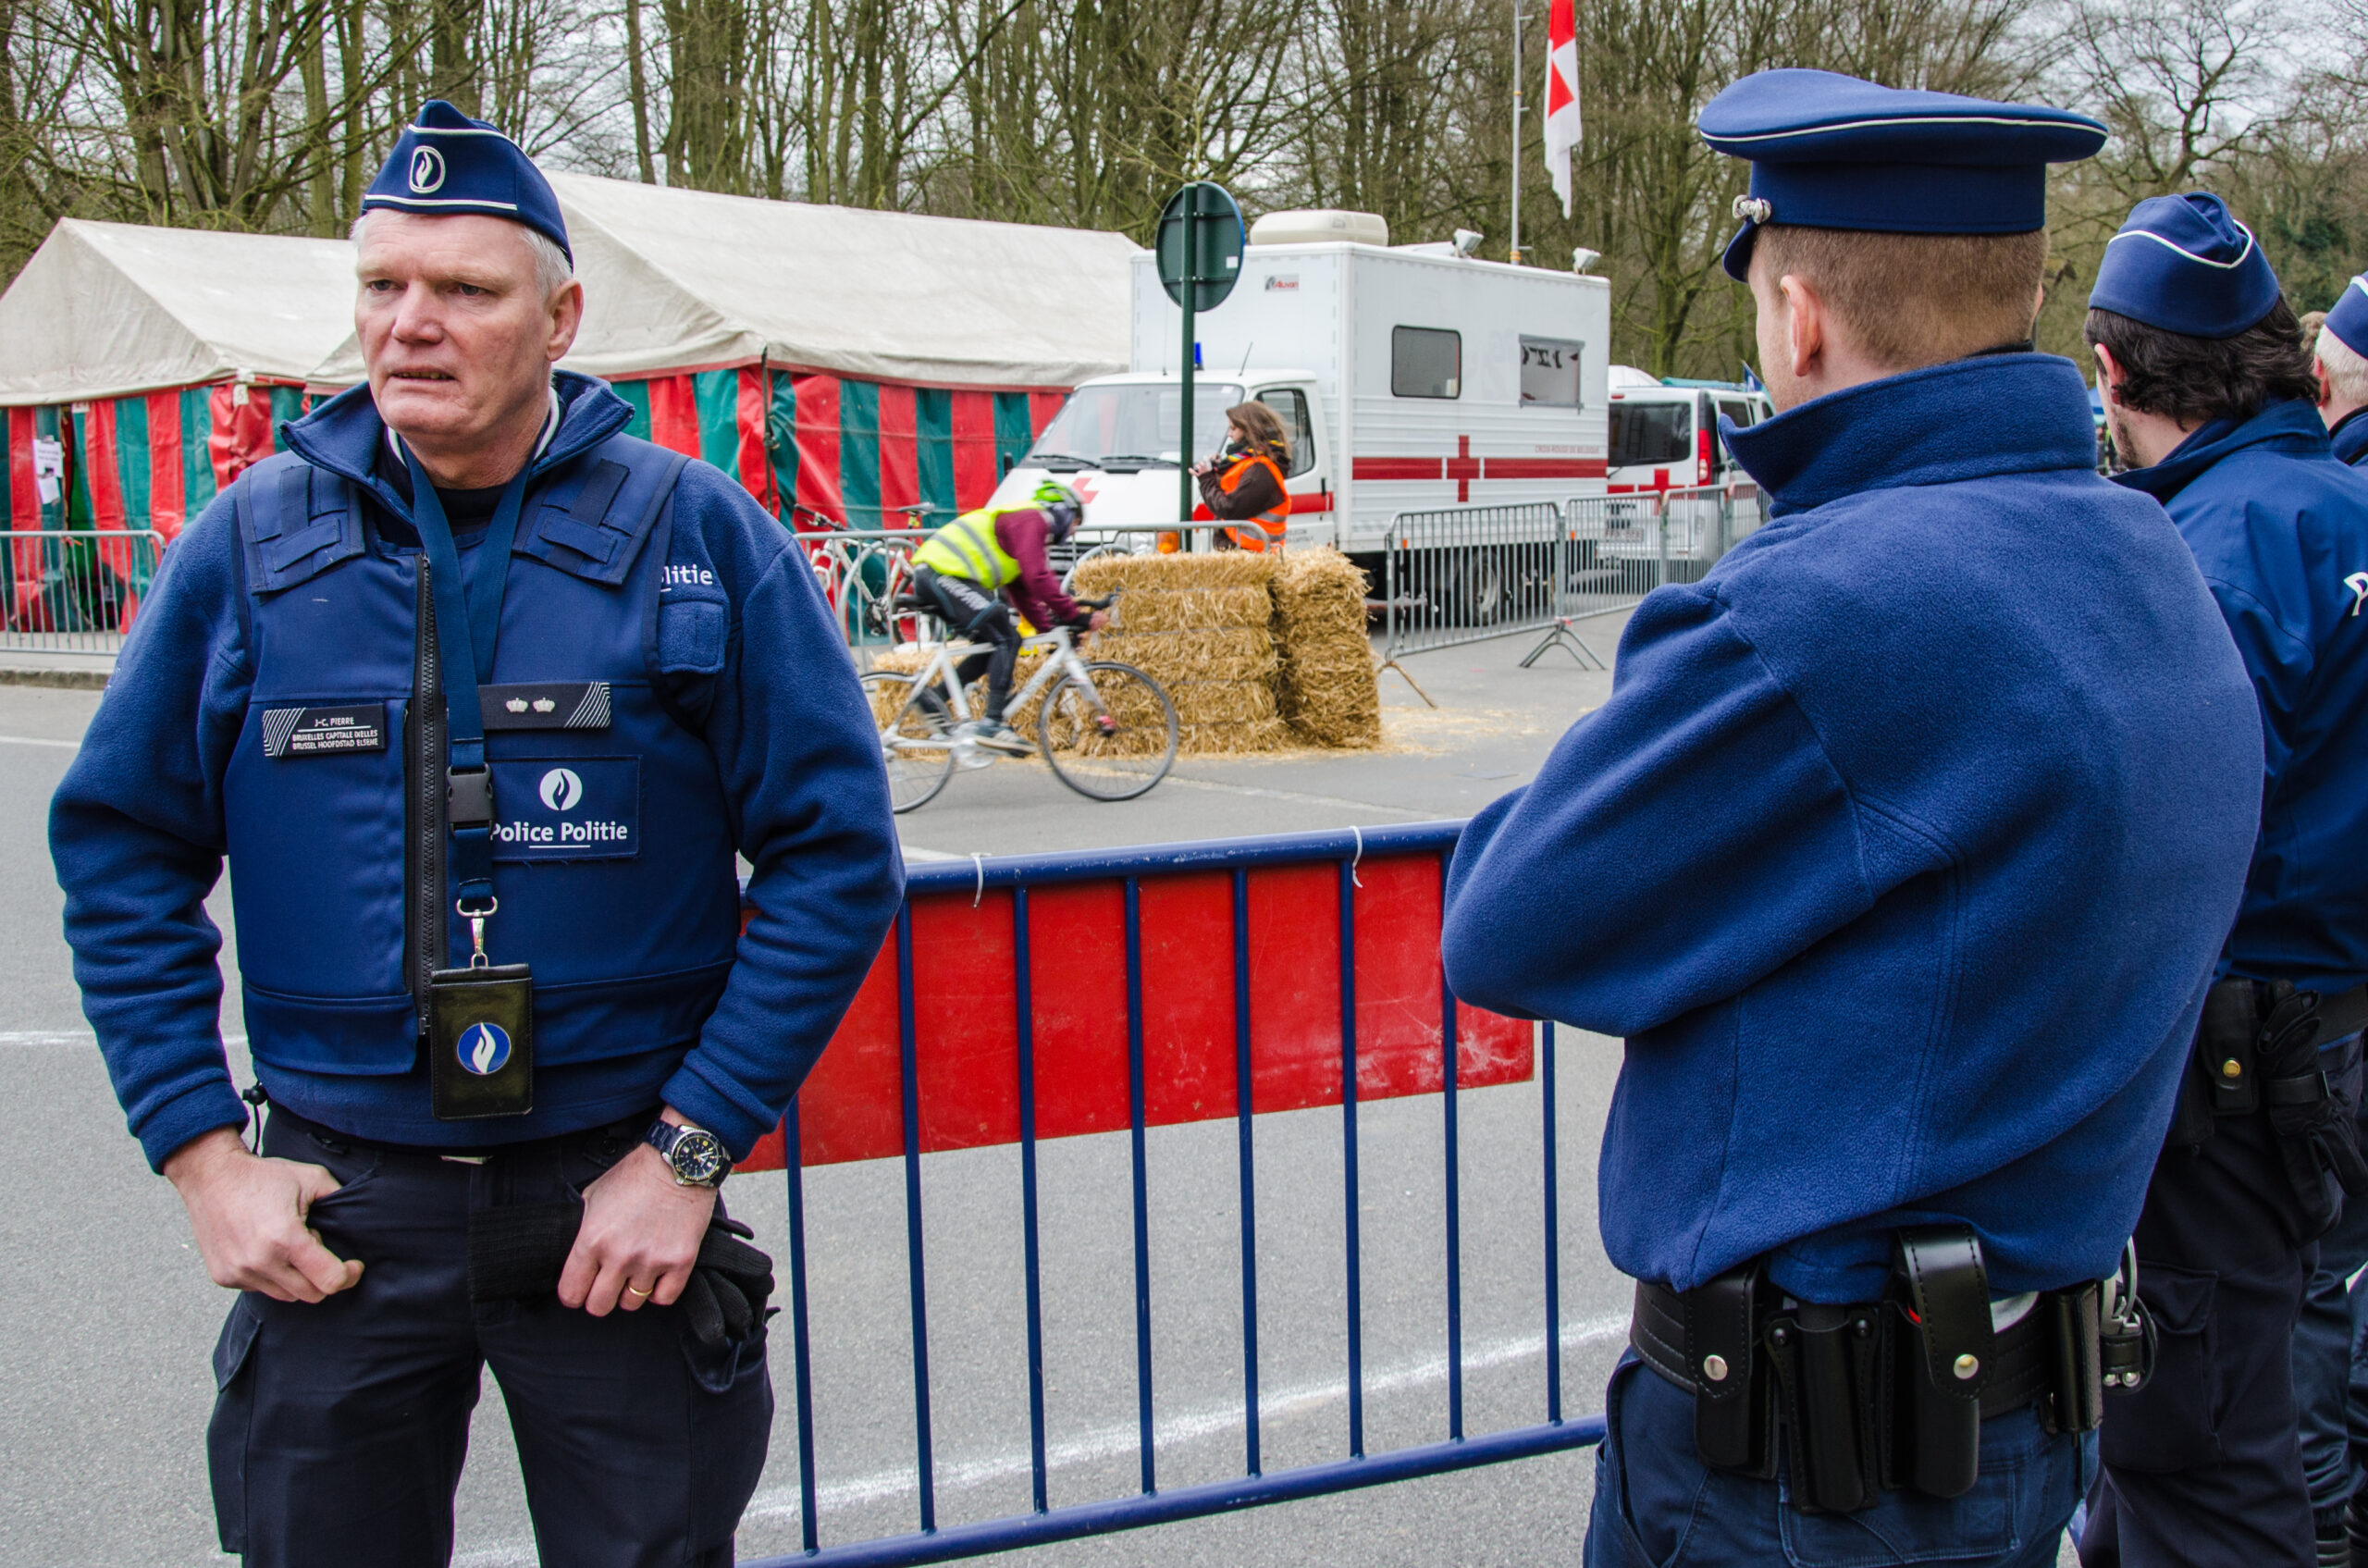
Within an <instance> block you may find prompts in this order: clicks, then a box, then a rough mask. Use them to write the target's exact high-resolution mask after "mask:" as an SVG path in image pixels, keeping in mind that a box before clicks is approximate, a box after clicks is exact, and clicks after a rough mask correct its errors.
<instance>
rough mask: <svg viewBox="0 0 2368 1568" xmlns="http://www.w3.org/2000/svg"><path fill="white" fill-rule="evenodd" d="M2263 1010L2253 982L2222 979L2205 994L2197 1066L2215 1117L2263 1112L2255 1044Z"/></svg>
mask: <svg viewBox="0 0 2368 1568" xmlns="http://www.w3.org/2000/svg"><path fill="white" fill-rule="evenodd" d="M2260 1031H2261V1011H2260V1006H2259V1003H2258V1000H2257V999H2256V997H2255V995H2254V992H2253V982H2251V981H2249V980H2224V981H2222V982H2220V983H2218V984H2217V985H2214V987H2213V988H2212V989H2211V990H2210V991H2208V992H2206V993H2204V996H2203V1024H2202V1027H2201V1029H2199V1030H2198V1031H2196V1055H2197V1063H2196V1065H2197V1068H2198V1069H2199V1070H2200V1071H2201V1073H2202V1075H2203V1080H2204V1081H2205V1082H2206V1083H2208V1084H2209V1085H2211V1100H2212V1111H2213V1114H2214V1115H2215V1116H2224V1117H2237V1116H2245V1115H2248V1114H2250V1113H2251V1112H2253V1111H2257V1110H2259V1109H2261V1088H2260V1079H2261V1072H2260V1064H2259V1063H2258V1062H2257V1061H2256V1059H2255V1056H2254V1050H2253V1042H2254V1040H2255V1039H2256V1038H2257V1036H2258V1035H2259V1033H2260Z"/></svg>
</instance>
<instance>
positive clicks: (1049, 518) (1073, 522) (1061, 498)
mask: <svg viewBox="0 0 2368 1568" xmlns="http://www.w3.org/2000/svg"><path fill="white" fill-rule="evenodd" d="M1028 499H1029V500H1031V501H1033V502H1035V503H1036V510H1037V511H1039V512H1042V513H1043V514H1044V520H1045V522H1046V523H1047V524H1048V525H1049V526H1048V527H1047V528H1046V530H1045V532H1046V534H1047V535H1048V536H1049V537H1051V539H1052V541H1053V542H1054V543H1055V544H1060V543H1062V542H1064V541H1065V540H1067V538H1068V537H1069V536H1070V535H1071V534H1073V533H1075V532H1077V525H1078V521H1079V519H1080V518H1082V517H1083V516H1084V515H1085V498H1084V497H1083V496H1080V495H1079V494H1078V493H1077V492H1076V491H1075V490H1073V489H1070V488H1068V487H1067V485H1064V484H1062V483H1061V482H1060V481H1059V480H1058V479H1047V480H1045V481H1044V482H1043V483H1042V484H1041V485H1039V486H1037V487H1036V493H1035V494H1033V495H1031V496H1030V497H1029V498H1028Z"/></svg>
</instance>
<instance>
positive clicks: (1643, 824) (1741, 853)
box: [1445, 70, 2261, 1568]
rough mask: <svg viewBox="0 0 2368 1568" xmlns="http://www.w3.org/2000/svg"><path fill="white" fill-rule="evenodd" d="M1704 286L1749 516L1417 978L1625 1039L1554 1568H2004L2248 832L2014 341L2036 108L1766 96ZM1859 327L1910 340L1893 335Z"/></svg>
mask: <svg viewBox="0 0 2368 1568" xmlns="http://www.w3.org/2000/svg"><path fill="white" fill-rule="evenodd" d="M1700 129H1701V131H1702V134H1703V137H1704V139H1705V140H1706V141H1707V142H1708V143H1709V144H1710V145H1711V146H1712V147H1713V148H1715V149H1717V150H1719V151H1721V152H1723V153H1728V154H1733V155H1735V156H1738V157H1743V158H1748V159H1749V160H1751V165H1752V169H1751V189H1750V192H1749V194H1748V195H1747V196H1746V197H1745V198H1744V199H1743V200H1742V201H1741V202H1740V203H1739V204H1738V207H1737V212H1738V216H1742V217H1744V218H1745V226H1744V228H1743V230H1742V232H1741V233H1739V234H1738V235H1737V236H1736V237H1735V240H1734V241H1733V244H1732V245H1731V246H1730V247H1729V250H1728V253H1727V258H1726V266H1727V270H1728V272H1729V273H1730V274H1731V275H1732V276H1733V277H1735V278H1738V279H1739V280H1742V281H1745V282H1746V283H1747V284H1748V285H1749V287H1750V289H1751V292H1752V298H1753V302H1754V303H1755V305H1756V306H1757V309H1758V341H1759V351H1760V356H1761V360H1762V371H1763V374H1764V375H1765V377H1766V379H1767V382H1768V387H1769V390H1770V395H1771V397H1772V398H1773V400H1774V401H1775V404H1776V407H1777V409H1778V410H1779V412H1778V414H1776V416H1775V417H1773V418H1771V419H1768V420H1764V421H1762V422H1761V423H1759V424H1758V425H1755V426H1752V427H1751V428H1749V429H1747V430H1746V429H1737V428H1734V427H1733V426H1725V428H1724V435H1725V438H1726V440H1727V443H1728V446H1729V448H1730V450H1731V451H1733V453H1734V455H1735V458H1736V460H1737V461H1738V462H1740V463H1742V464H1743V465H1744V467H1745V468H1746V469H1747V470H1749V471H1750V473H1751V475H1752V476H1753V477H1754V478H1755V479H1757V480H1758V481H1759V483H1760V485H1761V486H1762V488H1764V489H1765V490H1766V491H1767V493H1768V494H1769V495H1770V498H1771V500H1772V502H1773V507H1772V514H1771V518H1770V522H1769V524H1768V525H1767V526H1765V527H1763V528H1761V529H1760V530H1759V531H1758V533H1755V534H1753V535H1752V536H1751V537H1749V538H1747V539H1745V541H1744V542H1743V543H1742V544H1740V545H1738V546H1737V547H1736V548H1735V549H1733V550H1732V551H1730V552H1729V553H1728V554H1727V556H1726V557H1725V558H1724V559H1723V560H1721V562H1718V564H1717V565H1716V566H1714V567H1713V568H1712V569H1711V571H1710V572H1709V573H1708V575H1706V576H1705V577H1704V578H1703V580H1702V581H1700V582H1698V583H1693V584H1683V585H1673V586H1665V587H1662V588H1659V589H1657V590H1656V591H1655V592H1654V593H1652V594H1651V595H1650V596H1648V597H1647V599H1646V600H1645V601H1644V603H1643V604H1641V605H1640V606H1638V608H1637V610H1636V611H1635V613H1634V616H1633V617H1632V618H1631V619H1630V622H1629V624H1628V628H1627V630H1626V632H1625V633H1624V634H1623V635H1622V641H1621V649H1620V661H1619V665H1618V670H1617V678H1616V681H1615V683H1614V685H1613V689H1612V694H1611V697H1610V700H1609V701H1607V702H1606V703H1605V704H1604V705H1603V706H1602V707H1601V708H1600V709H1598V710H1596V711H1595V712H1593V713H1590V714H1588V715H1586V716H1585V718H1583V719H1581V720H1580V721H1579V722H1577V723H1576V724H1575V725H1573V727H1572V729H1571V731H1570V733H1569V734H1567V735H1564V736H1563V737H1562V739H1561V740H1560V743H1559V744H1558V745H1557V746H1556V747H1555V749H1554V752H1553V754H1552V755H1551V757H1550V758H1549V759H1548V760H1547V762H1546V764H1545V766H1544V767H1543V768H1541V769H1540V770H1539V772H1538V776H1537V779H1536V783H1534V784H1530V785H1529V786H1528V787H1527V788H1525V789H1523V790H1517V791H1515V792H1513V793H1512V794H1511V796H1507V797H1506V798H1504V799H1502V800H1499V801H1498V802H1497V803H1495V804H1494V805H1492V806H1490V807H1489V808H1488V809H1486V810H1485V811H1483V812H1481V813H1480V815H1479V816H1477V817H1475V818H1474V820H1473V822H1472V824H1471V826H1470V827H1469V828H1467V829H1466V830H1465V832H1464V834H1463V838H1462V843H1460V844H1459V845H1458V846H1457V848H1456V853H1455V860H1454V864H1453V866H1452V868H1451V869H1450V873H1449V892H1448V907H1447V919H1446V930H1445V949H1446V959H1447V969H1448V975H1449V979H1450V980H1451V981H1452V982H1453V983H1454V986H1455V989H1456V992H1457V993H1458V994H1460V995H1462V996H1464V997H1467V998H1469V999H1470V1000H1472V1001H1474V1002H1476V1003H1479V1004H1481V1005H1484V1006H1492V1007H1496V1008H1499V1009H1500V1010H1511V1011H1517V1012H1521V1013H1525V1014H1529V1015H1532V1016H1543V1017H1548V1018H1554V1019H1563V1020H1566V1021H1568V1022H1570V1023H1573V1024H1576V1025H1578V1026H1580V1027H1582V1028H1585V1029H1588V1030H1592V1031H1597V1032H1599V1033H1603V1034H1608V1035H1612V1036H1615V1037H1621V1038H1622V1039H1623V1040H1624V1042H1625V1043H1624V1050H1623V1056H1622V1063H1621V1068H1620V1079H1619V1083H1618V1087H1617V1089H1616V1090H1615V1092H1614V1094H1613V1098H1612V1105H1611V1111H1610V1123H1609V1125H1608V1127H1607V1128H1606V1130H1605V1134H1604V1140H1603V1148H1602V1155H1601V1171H1600V1178H1599V1181H1598V1188H1597V1191H1598V1201H1599V1208H1600V1211H1601V1216H1600V1217H1601V1228H1602V1232H1603V1239H1604V1245H1605V1250H1606V1252H1607V1253H1609V1254H1610V1258H1611V1261H1612V1262H1613V1263H1614V1264H1615V1265H1617V1266H1619V1267H1620V1268H1621V1269H1622V1271H1623V1272H1625V1273H1627V1274H1630V1275H1632V1276H1634V1278H1636V1279H1637V1281H1638V1284H1637V1287H1636V1307H1635V1315H1634V1321H1633V1323H1632V1325H1631V1327H1630V1332H1629V1343H1630V1350H1631V1353H1630V1354H1629V1355H1628V1356H1626V1357H1624V1358H1623V1359H1622V1364H1621V1365H1620V1366H1619V1368H1618V1369H1617V1370H1616V1371H1615V1372H1614V1373H1613V1374H1612V1378H1611V1384H1610V1389H1609V1391H1608V1393H1607V1396H1606V1402H1605V1416H1604V1420H1605V1426H1606V1431H1605V1436H1604V1440H1603V1443H1602V1446H1601V1448H1600V1449H1599V1450H1598V1451H1597V1463H1596V1485H1595V1500H1594V1513H1593V1517H1592V1520H1591V1522H1590V1525H1589V1528H1588V1532H1587V1542H1586V1553H1585V1556H1586V1562H1587V1563H1588V1564H1589V1568H1663V1565H1666V1564H1670V1563H1678V1562H1682V1563H1687V1564H1713V1563H1717V1564H1737V1565H1742V1564H1754V1565H1758V1564H1766V1563H1771V1562H1792V1563H1796V1564H1818V1565H1828V1564H1844V1563H1850V1564H1856V1563H1876V1562H1951V1563H1956V1564H1965V1565H1976V1564H1986V1565H1993V1568H2042V1565H2050V1564H2053V1563H2054V1562H2055V1561H2056V1553H2057V1549H2058V1548H2059V1546H2060V1544H2061V1542H2062V1539H2063V1531H2064V1526H2065V1523H2066V1520H2067V1519H2068V1518H2069V1517H2070V1515H2071V1514H2072V1512H2073V1510H2074V1507H2075V1505H2076V1504H2077V1502H2078V1499H2079V1496H2080V1488H2081V1487H2082V1485H2083V1483H2084V1482H2085V1480H2086V1479H2087V1476H2088V1475H2089V1474H2090V1472H2091V1468H2092V1458H2091V1456H2092V1454H2093V1452H2094V1449H2093V1444H2094V1441H2095V1438H2094V1435H2093V1434H2094V1429H2095V1427H2096V1426H2097V1423H2098V1421H2099V1419H2100V1415H2101V1413H2102V1410H2103V1407H2104V1406H2105V1405H2107V1404H2108V1403H2110V1397H2109V1396H2108V1395H2107V1394H2106V1393H2105V1391H2104V1390H2105V1389H2108V1388H2111V1389H2122V1388H2126V1387H2128V1384H2129V1383H2130V1382H2131V1381H2133V1380H2136V1379H2139V1378H2142V1377H2143V1376H2144V1372H2145V1336H2144V1328H2143V1324H2142V1322H2141V1321H2140V1319H2139V1318H2137V1317H2136V1316H2135V1315H2133V1314H2132V1312H2131V1310H2130V1303H2129V1281H2128V1276H2127V1273H2126V1271H2125V1270H2123V1269H2122V1268H2121V1267H2120V1265H2121V1264H2122V1262H2123V1260H2124V1257H2125V1253H2126V1248H2127V1242H2128V1237H2129V1232H2130V1227H2131V1226H2132V1224H2133V1223H2134V1222H2135V1221H2136V1219H2137V1217H2138V1209H2139V1204H2140V1197H2141V1195H2142V1193H2143V1191H2144V1184H2145V1173H2146V1169H2147V1166H2148V1164H2149V1162H2150V1161H2151V1159H2152V1154H2153V1152H2154V1150H2155V1149H2157V1148H2159V1147H2160V1146H2161V1142H2162V1138H2163V1129H2164V1126H2165V1122H2166V1121H2167V1120H2168V1118H2169V1116H2170V1109H2171V1103H2172V1099H2173V1097H2174V1095H2175V1093H2176V1092H2177V1083H2178V1080H2179V1076H2180V1073H2181V1071H2182V1069H2183V1068H2184V1066H2185V1064H2186V1062H2187V1059H2188V1044H2189V1041H2190V1040H2191V1039H2192V1038H2193V1036H2194V1032H2195V1025H2196V1019H2197V1015H2198V1012H2199V1009H2200V1008H2201V1006H2202V1001H2203V993H2204V987H2205V985H2206V983H2207V982H2208V981H2209V979H2210V976H2211V971H2212V964H2213V960H2214V956H2215V954H2216V952H2217V948H2218V945H2219V940H2220V935H2221V932H2222V931H2223V930H2224V929H2225V925H2224V922H2225V921H2226V920H2227V919H2228V918H2229V917H2230V916H2232V915H2233V914H2234V912H2235V910H2236V907H2237V904H2238V897H2239V895H2240V894H2241V892H2242V889H2243V884H2244V874H2245V863H2246V858H2247V856H2248V855H2249V853H2250V851H2251V839H2252V817H2253V814H2254V811H2255V809H2256V807H2257V804H2258V798H2259V785H2260V768H2261V737H2260V733H2259V728H2258V726H2257V724H2256V723H2255V722H2254V720H2253V715H2252V712H2251V700H2250V693H2249V691H2248V688H2247V685H2246V682H2245V674H2244V669H2243V667H2242V665H2241V664H2240V663H2239V662H2238V659H2237V656H2236V652H2235V650H2234V649H2233V648H2230V647H2229V645H2228V637H2227V633H2226V630H2225V628H2223V627H2222V626H2221V624H2220V623H2219V618H2218V616H2217V614H2216V613H2215V612H2214V608H2213V602H2212V597H2211V595H2210V594H2209V593H2208V592H2207V591H2206V589H2205V587H2204V585H2203V581H2202V579H2201V576H2200V575H2199V574H2197V572H2196V569H2195V563H2194V562H2193V560H2192V559H2191V558H2190V557H2189V555H2188V554H2187V552H2186V550H2185V549H2184V547H2183V546H2182V545H2181V543H2180V541H2179V537H2178V534H2177V531H2176V530H2175V529H2174V528H2173V527H2172V526H2171V524H2170V522H2169V520H2168V519H2167V518H2165V516H2164V514H2163V511H2162V509H2161V508H2160V507H2159V506H2156V505H2155V504H2153V503H2152V501H2151V500H2148V499H2147V498H2146V497H2143V496H2140V495H2135V494H2132V493H2130V492H2128V491H2126V490H2119V489H2116V488H2115V487H2114V486H2112V485H2110V484H2108V483H2107V482H2106V481H2105V480H2104V479H2103V478H2102V477H2100V476H2099V475H2097V473H2096V472H2095V469H2094V466H2093V465H2094V462H2095V438H2094V434H2093V428H2092V426H2091V421H2090V416H2089V407H2088V395H2087V389H2086V388H2085V386H2084V385H2083V384H2082V381H2081V378H2080V375H2079V372H2078V370H2077V369H2076V368H2075V367H2074V366H2073V365H2072V364H2069V363H2068V362H2066V361H2065V360H2063V359H2060V358H2057V357H2055V356H2054V355H2048V354H2041V353H2036V352H2032V350H2031V344H2030V341H2029V336H2030V327H2031V322H2032V319H2033V317H2034V315H2036V313H2037V309H2038V297H2039V290H2040V282H2041V276H2042V273H2043V269H2044V266H2045V263H2046V257H2047V244H2046V239H2045V235H2044V232H2043V230H2044V228H2045V223H2046V185H2047V166H2048V165H2049V164H2050V163H2052V162H2068V161H2071V160H2073V159H2077V158H2081V157H2086V156H2088V155H2089V154H2092V153H2093V152H2095V151H2096V149H2097V147H2098V146H2099V145H2100V144H2101V143H2102V142H2103V139H2104V129H2103V127H2102V126H2100V125H2098V124H2096V123H2095V122H2093V121H2091V120H2088V119H2086V118H2083V117H2080V116H2078V115H2072V114H2067V113H2066V112H2064V111H2062V110H2058V109H2053V108H2048V107H2045V106H2043V105H2025V104H1997V103H1990V102H1986V101H1980V100H1975V99H1969V98H1963V97H1958V96H1955V95H1952V94H1947V93H1916V92H1895V91H1893V90H1891V89H1888V88H1883V87H1878V86H1875V85H1874V84H1872V83H1869V82H1863V81H1856V80H1851V79H1849V78H1846V77H1839V76H1833V75H1830V74H1828V73H1825V72H1821V71H1796V70H1781V71H1770V72H1766V73H1763V74H1761V75H1758V76H1754V77H1749V78H1746V79H1745V80H1743V81H1740V82H1737V83H1736V84H1734V85H1733V86H1732V87H1730V88H1728V89H1727V90H1726V91H1725V92H1723V93H1721V94H1719V95H1718V96H1717V97H1716V98H1714V99H1712V100H1711V102H1710V103H1709V104H1708V105H1707V106H1706V107H1705V108H1704V109H1703V111H1702V115H1701V120H1700ZM1903 322H1913V323H1915V324H1917V327H1916V329H1915V330H1913V331H1909V332H1901V331H1899V330H1898V328H1899V325H1900V324H1901V323H1903Z"/></svg>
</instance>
